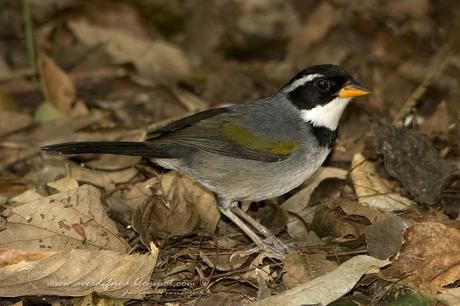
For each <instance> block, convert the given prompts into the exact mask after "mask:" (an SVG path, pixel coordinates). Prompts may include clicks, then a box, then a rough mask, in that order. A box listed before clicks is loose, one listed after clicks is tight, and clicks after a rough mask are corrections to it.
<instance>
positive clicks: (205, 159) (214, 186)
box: [156, 148, 330, 201]
mask: <svg viewBox="0 0 460 306" xmlns="http://www.w3.org/2000/svg"><path fill="white" fill-rule="evenodd" d="M329 152H330V150H329V149H325V148H317V149H315V150H309V151H306V150H298V151H297V152H295V153H293V154H292V155H291V156H290V157H289V158H287V159H285V160H283V161H279V162H273V163H267V162H260V161H253V160H242V159H238V158H232V157H227V156H222V155H216V154H209V153H204V152H196V153H195V154H192V155H191V156H189V157H188V158H187V160H156V163H158V164H159V165H160V166H163V167H165V168H169V169H174V170H177V171H179V172H181V173H183V174H186V175H189V176H191V177H192V179H194V180H195V181H197V182H199V183H201V184H202V185H204V186H205V187H206V188H207V189H209V190H211V191H212V192H214V193H216V194H218V195H220V196H221V197H224V198H227V199H233V200H251V201H260V200H265V199H269V198H274V197H277V196H280V195H282V194H285V193H286V192H288V191H290V190H292V189H294V188H295V187H297V186H299V185H300V184H302V183H303V182H304V181H305V180H306V179H307V178H309V177H310V176H311V175H312V174H313V173H314V172H315V171H316V170H317V169H318V168H319V167H320V166H321V164H322V163H323V162H324V160H325V159H326V157H327V155H328V154H329Z"/></svg>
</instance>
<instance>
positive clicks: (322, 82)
mask: <svg viewBox="0 0 460 306" xmlns="http://www.w3.org/2000/svg"><path fill="white" fill-rule="evenodd" d="M315 87H316V88H318V90H319V91H322V92H329V90H330V89H331V82H330V81H329V80H326V79H323V78H321V79H318V80H316V82H315Z"/></svg>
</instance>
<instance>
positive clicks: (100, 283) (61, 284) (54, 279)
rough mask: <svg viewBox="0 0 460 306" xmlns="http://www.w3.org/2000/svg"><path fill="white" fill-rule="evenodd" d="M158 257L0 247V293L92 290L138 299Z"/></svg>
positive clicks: (146, 289) (79, 292) (60, 293)
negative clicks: (34, 250) (21, 249)
mask: <svg viewBox="0 0 460 306" xmlns="http://www.w3.org/2000/svg"><path fill="white" fill-rule="evenodd" d="M4 258H6V259H7V260H5V261H3V260H2V259H4ZM157 258H158V250H156V251H154V252H153V253H149V254H131V255H122V254H117V253H115V252H112V251H108V250H92V251H90V250H80V249H72V250H68V251H64V252H60V253H54V252H43V253H37V252H23V251H18V250H8V249H3V250H1V249H0V295H1V296H7V297H15V296H28V295H58V296H83V295H87V294H90V293H93V292H95V293H99V294H103V295H105V296H109V297H112V298H128V299H129V298H134V299H141V298H143V297H144V295H145V294H147V293H148V292H149V291H150V290H151V288H150V286H149V282H150V277H151V274H152V271H153V269H154V267H155V265H156V262H157ZM2 263H3V264H2Z"/></svg>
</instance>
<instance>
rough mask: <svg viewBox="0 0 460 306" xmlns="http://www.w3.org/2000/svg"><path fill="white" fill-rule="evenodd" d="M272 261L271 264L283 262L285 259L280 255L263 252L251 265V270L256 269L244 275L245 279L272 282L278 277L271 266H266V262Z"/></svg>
mask: <svg viewBox="0 0 460 306" xmlns="http://www.w3.org/2000/svg"><path fill="white" fill-rule="evenodd" d="M267 259H268V260H270V261H271V262H275V260H276V261H281V260H282V259H283V258H282V256H280V255H277V254H274V253H268V252H262V253H260V254H258V255H257V256H256V258H254V260H253V261H252V262H251V263H250V264H249V267H250V268H255V269H254V270H252V271H249V272H247V273H245V274H243V275H242V277H243V278H245V279H256V280H260V279H263V281H265V282H272V281H273V280H274V278H275V277H276V275H275V273H274V272H273V271H272V269H271V266H270V265H267V264H264V260H267Z"/></svg>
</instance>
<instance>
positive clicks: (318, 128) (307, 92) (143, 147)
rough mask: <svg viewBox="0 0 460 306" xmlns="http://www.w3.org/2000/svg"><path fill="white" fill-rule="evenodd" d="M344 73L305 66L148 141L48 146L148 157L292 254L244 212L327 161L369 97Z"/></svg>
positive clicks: (270, 247) (265, 245) (274, 247)
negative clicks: (342, 123) (346, 122)
mask: <svg viewBox="0 0 460 306" xmlns="http://www.w3.org/2000/svg"><path fill="white" fill-rule="evenodd" d="M369 93H370V91H369V90H368V89H366V88H364V87H362V86H361V85H360V84H359V83H358V82H357V81H356V80H355V78H354V77H353V76H352V75H351V74H350V73H348V72H347V71H346V70H345V69H344V68H342V67H340V66H337V65H331V64H325V65H316V66H312V67H309V68H306V69H304V70H302V71H300V72H299V73H298V74H296V75H295V76H294V77H293V78H292V79H291V80H290V81H289V82H287V84H285V85H284V86H283V87H281V89H279V90H278V91H277V92H276V93H274V94H273V95H271V96H269V97H266V98H263V99H260V100H257V101H254V102H251V103H246V104H241V105H232V106H226V107H220V108H214V109H209V110H205V111H202V112H198V113H196V114H193V115H191V116H189V117H186V118H183V119H180V120H177V121H175V122H172V123H170V124H168V125H166V126H164V127H162V128H159V129H157V130H155V131H151V132H149V133H148V134H147V136H146V138H145V140H144V141H142V142H128V141H120V142H116V141H96V142H68V143H60V144H53V145H49V146H45V147H42V149H43V150H45V151H51V152H56V153H60V154H81V153H104V154H119V155H130V156H143V157H146V158H149V159H151V160H152V161H153V162H154V163H156V164H158V165H159V166H161V167H164V168H166V169H171V170H176V171H178V172H180V173H182V174H185V175H188V176H190V177H191V178H192V179H193V180H195V181H196V182H198V183H200V184H201V185H203V186H204V187H206V188H207V189H208V190H210V191H211V192H213V193H214V194H215V196H216V199H217V203H218V206H219V209H220V211H221V213H222V214H223V215H225V216H226V217H228V218H229V219H230V220H231V221H233V222H234V223H235V224H236V225H238V226H239V227H240V228H241V230H243V231H244V233H246V234H247V235H248V236H249V237H250V238H251V239H252V240H253V241H254V242H255V243H256V245H257V246H258V247H260V248H262V249H264V250H267V251H270V252H276V253H278V254H287V253H288V252H290V251H291V250H292V248H291V247H290V246H289V245H287V244H286V243H284V242H283V241H282V240H281V239H279V238H277V237H276V236H275V235H274V234H273V233H271V232H270V231H269V230H268V229H267V228H266V227H265V226H263V225H261V224H260V223H259V222H258V221H257V220H255V219H254V218H252V217H251V216H250V215H249V214H247V213H246V212H244V211H243V210H242V209H241V208H239V207H238V202H239V201H243V200H244V201H261V200H265V199H269V198H274V197H277V196H280V195H283V194H285V193H287V192H289V191H290V190H292V189H294V188H296V187H298V186H299V185H301V184H302V183H303V182H304V181H305V180H306V179H308V178H309V177H310V176H311V175H312V174H313V173H314V172H315V171H316V170H317V169H318V168H319V167H320V166H321V165H322V164H323V162H324V161H325V159H326V158H327V156H328V154H329V153H330V152H331V150H332V148H333V146H334V144H335V140H336V137H337V128H338V124H339V120H340V117H341V115H342V113H343V111H344V110H345V108H346V106H347V105H348V104H349V102H350V101H351V99H352V98H354V97H358V96H363V95H367V94H369Z"/></svg>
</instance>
